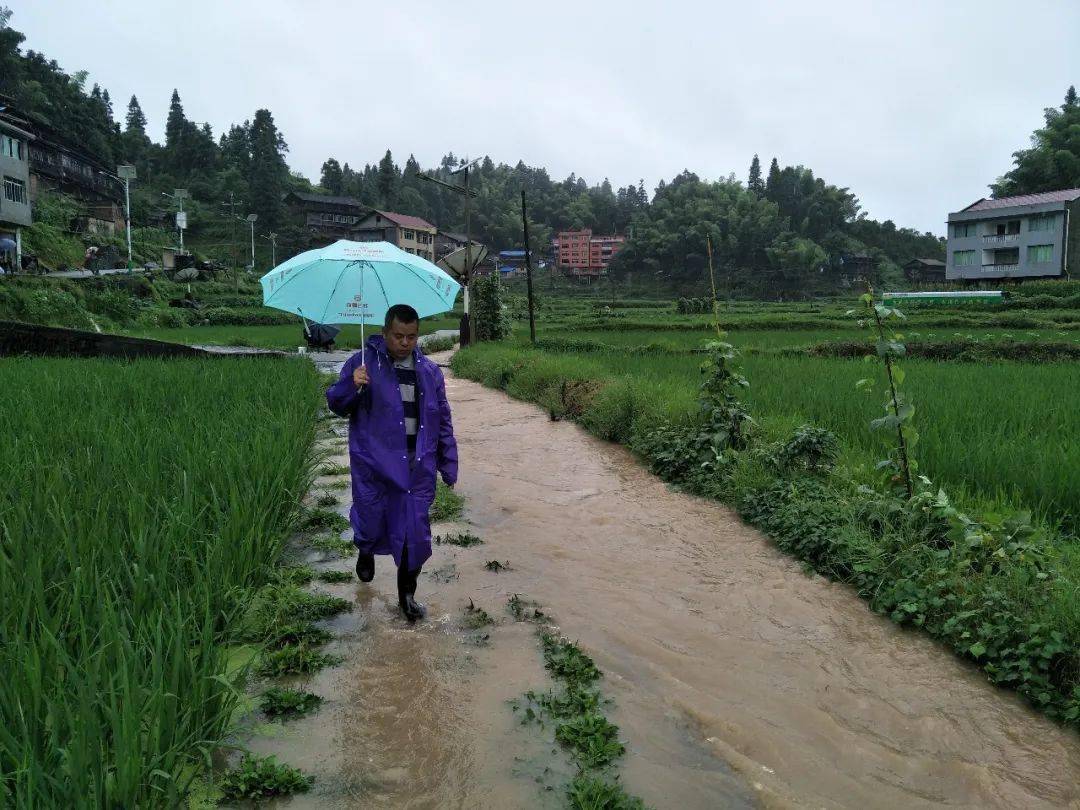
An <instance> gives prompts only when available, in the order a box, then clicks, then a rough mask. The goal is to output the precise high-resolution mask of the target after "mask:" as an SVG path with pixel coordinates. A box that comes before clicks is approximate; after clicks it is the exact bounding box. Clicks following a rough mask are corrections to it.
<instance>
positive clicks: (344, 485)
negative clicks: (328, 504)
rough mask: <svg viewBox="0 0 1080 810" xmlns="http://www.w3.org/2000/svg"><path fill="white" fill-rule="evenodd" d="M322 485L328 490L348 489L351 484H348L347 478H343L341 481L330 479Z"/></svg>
mask: <svg viewBox="0 0 1080 810" xmlns="http://www.w3.org/2000/svg"><path fill="white" fill-rule="evenodd" d="M323 486H325V487H326V489H328V490H331V489H334V490H339V491H340V490H343V489H348V488H349V487H350V486H351V485H350V484H349V481H348V479H345V480H343V481H331V482H329V483H328V484H324V485H323Z"/></svg>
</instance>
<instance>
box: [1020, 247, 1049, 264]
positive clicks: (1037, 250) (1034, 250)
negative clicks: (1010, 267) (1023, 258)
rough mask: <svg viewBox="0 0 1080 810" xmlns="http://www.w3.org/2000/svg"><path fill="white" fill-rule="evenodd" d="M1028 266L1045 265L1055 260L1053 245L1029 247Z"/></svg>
mask: <svg viewBox="0 0 1080 810" xmlns="http://www.w3.org/2000/svg"><path fill="white" fill-rule="evenodd" d="M1027 260H1028V264H1045V263H1046V262H1052V261H1053V260H1054V246H1053V245H1028V252H1027Z"/></svg>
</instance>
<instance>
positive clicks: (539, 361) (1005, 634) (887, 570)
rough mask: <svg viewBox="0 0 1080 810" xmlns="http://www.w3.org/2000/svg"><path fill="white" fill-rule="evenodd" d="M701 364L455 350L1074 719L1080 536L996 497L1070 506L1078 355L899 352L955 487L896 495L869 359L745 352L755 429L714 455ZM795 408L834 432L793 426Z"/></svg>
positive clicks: (932, 463) (933, 448)
mask: <svg viewBox="0 0 1080 810" xmlns="http://www.w3.org/2000/svg"><path fill="white" fill-rule="evenodd" d="M699 363H700V358H694V357H677V356H676V357H672V356H657V355H649V354H645V353H634V352H632V351H630V352H618V353H607V354H604V353H593V354H588V355H575V354H548V353H544V352H537V351H530V350H527V349H523V348H521V347H514V346H498V345H480V346H476V347H472V348H469V349H467V350H464V351H462V352H459V353H458V355H457V356H456V357H455V358H454V361H453V365H454V369H455V371H456V372H457V373H459V374H461V375H462V376H465V377H468V378H471V379H474V380H478V381H480V382H483V383H484V384H486V385H490V386H494V387H499V388H503V389H505V390H506V391H507V392H508V393H510V394H511V395H513V396H515V397H518V398H521V399H526V400H529V401H533V402H537V403H539V404H541V405H543V406H544V407H545V408H547V409H548V410H549V411H550V412H552V414H554V415H561V416H564V417H569V418H573V419H576V420H577V421H579V422H580V423H581V424H583V425H584V426H585V427H586V428H588V429H589V430H590V431H592V432H593V433H595V434H596V435H598V436H601V437H602V438H605V439H611V440H614V441H619V442H623V443H625V444H628V445H630V446H631V447H632V448H633V449H635V450H636V451H637V452H638V453H639V454H640V455H641V456H642V457H643V458H644V459H645V460H646V461H647V462H648V463H649V464H650V466H651V467H652V469H653V470H654V471H655V472H657V473H658V474H660V475H662V476H663V477H665V478H666V479H668V480H671V481H674V482H677V483H679V484H681V485H682V486H684V487H686V488H687V489H689V490H691V491H694V492H697V493H699V494H703V495H706V496H710V497H714V498H718V499H720V500H723V501H725V502H727V503H729V504H732V505H733V506H735V507H736V508H737V509H738V510H739V511H740V512H741V513H742V514H743V515H744V517H746V519H748V520H749V521H750V522H752V523H754V524H756V525H758V526H760V527H761V528H763V529H764V530H765V531H766V533H767V534H769V535H770V536H771V537H772V538H773V539H774V541H775V542H776V543H777V544H778V545H779V546H780V547H781V548H783V549H784V550H785V551H788V552H789V553H791V554H793V555H795V556H798V557H799V558H801V559H803V560H805V561H806V562H807V563H809V564H810V565H812V566H813V567H814V568H815V569H817V570H818V571H820V572H821V573H823V574H825V575H827V576H830V577H832V578H835V579H838V580H840V581H843V582H847V583H849V584H850V585H851V586H852V587H853V588H855V590H856V591H857V592H858V593H859V594H860V595H861V596H862V597H863V598H865V599H867V600H868V601H869V602H870V604H871V605H872V607H873V608H874V609H875V610H877V611H879V612H881V613H883V614H885V615H888V616H890V617H891V618H893V619H894V620H895V621H897V622H899V623H902V624H911V625H915V626H919V627H922V628H923V629H925V630H926V631H927V632H929V633H930V634H931V635H933V636H935V637H937V638H939V639H941V640H942V641H943V642H945V643H946V644H948V645H949V646H950V647H951V648H952V649H953V650H955V651H956V652H957V653H958V654H959V655H961V656H963V657H966V658H968V659H969V660H972V661H974V662H975V663H977V664H978V665H979V666H981V667H982V668H983V670H984V671H985V672H986V674H987V675H988V677H989V678H990V679H991V680H993V681H994V682H995V683H998V684H1001V685H1003V686H1008V687H1010V688H1014V689H1017V690H1018V691H1020V692H1021V693H1023V694H1024V695H1025V696H1026V697H1028V698H1029V699H1030V700H1031V701H1032V702H1033V703H1034V704H1035V705H1036V706H1038V707H1039V708H1040V709H1042V710H1043V711H1045V712H1047V713H1048V714H1050V715H1051V716H1053V717H1056V718H1058V719H1061V720H1064V721H1066V722H1070V723H1076V722H1077V721H1078V720H1080V656H1078V653H1077V651H1078V650H1080V545H1078V544H1077V542H1076V540H1075V537H1069V536H1066V535H1062V534H1061V533H1059V532H1058V531H1056V530H1054V529H1053V527H1046V526H1039V525H1035V526H1032V525H1030V524H1028V523H1027V522H1025V521H1024V520H1023V519H1022V518H1020V519H1017V520H1010V519H1009V518H1008V517H1006V516H1004V514H1003V513H1006V512H1007V511H1008V509H1009V506H1010V505H1011V504H1012V503H1013V502H1026V501H1027V500H1028V496H1029V495H1030V496H1031V497H1033V498H1034V499H1035V500H1036V501H1041V502H1043V503H1045V504H1046V511H1048V512H1050V511H1051V510H1053V509H1054V508H1055V503H1054V502H1053V501H1054V499H1053V498H1051V497H1049V496H1048V495H1047V494H1046V493H1048V492H1054V497H1060V498H1067V499H1068V501H1067V503H1068V504H1071V506H1068V507H1067V509H1068V510H1070V511H1067V512H1062V513H1058V512H1054V514H1057V515H1060V516H1062V517H1063V519H1064V518H1065V517H1068V516H1069V515H1073V516H1074V515H1075V514H1076V512H1075V511H1073V510H1074V509H1075V503H1076V501H1075V496H1074V495H1072V494H1071V493H1072V492H1075V484H1076V482H1077V480H1078V479H1077V478H1076V476H1077V474H1078V469H1080V464H1078V462H1080V457H1076V456H1075V455H1074V454H1072V450H1071V448H1072V447H1074V446H1075V445H1076V438H1077V431H1078V423H1077V419H1076V417H1075V415H1074V414H1073V412H1072V411H1070V410H1069V408H1068V407H1066V405H1065V403H1067V402H1068V396H1067V394H1066V391H1069V390H1078V389H1077V384H1078V383H1080V379H1078V378H1077V374H1078V372H1077V370H1076V369H1075V367H1073V366H1067V365H1058V364H1050V365H1045V366H1039V367H1034V368H1029V367H1023V366H1019V365H1016V364H1013V365H1008V366H1006V365H1002V366H1001V367H998V366H963V365H958V364H939V365H934V364H932V363H925V364H924V363H915V362H908V363H905V367H906V370H907V375H908V376H907V381H906V383H905V387H906V389H908V391H909V393H910V395H911V397H912V399H913V400H914V402H915V403H916V404H917V405H918V407H919V408H920V411H919V414H920V416H919V421H918V424H919V429H920V431H921V432H922V436H923V438H922V441H921V443H920V445H919V454H920V456H919V457H920V461H921V463H922V470H923V471H924V472H925V473H926V474H927V475H929V476H930V477H931V478H933V479H934V481H935V483H938V484H943V485H944V486H945V487H946V489H947V490H948V492H950V493H952V494H953V498H954V500H953V501H952V502H950V501H949V500H948V496H942V497H939V495H938V493H937V491H936V490H929V491H928V492H927V493H926V494H925V495H924V496H921V497H920V498H919V499H917V500H916V501H913V502H912V503H910V504H907V503H904V502H901V501H899V500H897V499H894V498H891V497H889V496H887V495H884V494H881V493H879V492H876V491H875V490H873V489H871V488H869V487H867V486H865V485H866V484H868V483H871V482H874V480H875V478H876V475H875V473H874V472H873V469H872V466H873V461H874V460H875V459H877V458H880V457H881V455H882V453H881V451H882V449H883V448H882V447H880V446H878V445H876V441H877V440H876V439H875V438H874V437H873V435H872V434H870V433H869V431H868V430H867V428H866V425H867V422H868V421H869V419H870V418H873V417H875V416H879V415H880V403H879V401H878V400H877V399H876V398H875V399H873V400H870V401H867V400H865V399H863V398H862V397H860V396H859V395H857V394H856V393H855V392H854V382H855V380H856V379H858V378H859V377H863V376H867V374H868V373H872V369H871V370H868V367H867V366H866V365H865V364H864V363H862V362H861V361H845V360H832V359H813V360H811V359H808V358H797V359H793V358H782V357H765V356H759V357H750V358H747V359H746V361H745V363H744V370H745V373H746V376H747V377H748V378H749V379H750V381H751V388H750V389H749V395H748V397H747V401H748V404H749V409H750V412H751V414H752V415H753V416H754V418H755V419H756V420H757V425H756V428H755V434H754V436H753V440H752V442H751V443H750V445H749V446H748V447H747V448H745V449H743V450H740V451H738V452H729V453H725V454H723V456H722V457H716V456H715V455H711V445H710V442H712V441H713V440H714V437H713V436H711V435H708V434H704V435H703V433H702V431H703V427H702V423H701V416H700V413H701V412H700V408H699V405H698V396H699V394H698V385H699V383H700V380H701V375H700V373H699V370H698V365H699ZM1032 374H1035V377H1034V378H1033V377H1032V376H1031V375H1032ZM805 421H809V422H814V423H817V424H819V425H823V426H824V427H829V428H832V429H834V430H835V432H836V434H837V435H838V436H839V441H837V440H836V439H835V437H833V438H829V437H825V438H822V437H821V436H819V435H818V434H816V433H814V432H813V431H811V432H807V431H801V430H800V428H801V426H802V423H803V422H805ZM1048 426H1049V429H1048ZM1047 434H1049V435H1047ZM1040 436H1047V438H1046V440H1045V441H1040V439H1039V437H1040ZM1029 445H1031V446H1029ZM833 446H835V447H836V448H837V450H838V452H837V453H836V455H837V458H836V459H833V458H831V457H830V458H827V459H826V461H827V463H822V464H820V465H817V464H816V462H814V459H815V458H816V456H815V453H819V452H821V453H824V455H826V456H827V455H829V454H828V453H825V449H827V448H831V447H833ZM812 462H813V463H812ZM976 479H978V480H977V481H976ZM973 481H975V483H972V482H973ZM1054 487H1057V489H1056V490H1054V489H1053V488H1054ZM958 506H959V507H960V508H957V507H958ZM969 514H970V515H971V517H968V515H969ZM965 521H968V522H967V523H965Z"/></svg>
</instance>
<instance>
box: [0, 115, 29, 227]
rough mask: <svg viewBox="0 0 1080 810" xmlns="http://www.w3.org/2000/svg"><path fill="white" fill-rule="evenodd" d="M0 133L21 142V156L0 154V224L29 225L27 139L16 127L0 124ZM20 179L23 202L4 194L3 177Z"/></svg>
mask: <svg viewBox="0 0 1080 810" xmlns="http://www.w3.org/2000/svg"><path fill="white" fill-rule="evenodd" d="M0 135H10V136H11V137H13V138H17V139H18V140H20V141H21V142H22V158H21V159H20V158H12V157H7V156H6V155H0V225H29V224H30V223H31V222H32V221H33V220H32V218H31V215H30V163H29V155H30V146H29V139H28V138H26V137H25V136H23V135H22V134H21V133H20V132H19V131H18V130H17V129H13V128H8V127H5V126H4V125H3V124H0ZM4 177H10V178H12V179H13V180H20V181H22V184H23V189H24V197H25V199H26V202H25V203H14V202H12V201H11V200H9V199H7V197H5V196H4V191H3V186H2V182H3V178H4Z"/></svg>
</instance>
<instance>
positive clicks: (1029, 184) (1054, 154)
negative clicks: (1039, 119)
mask: <svg viewBox="0 0 1080 810" xmlns="http://www.w3.org/2000/svg"><path fill="white" fill-rule="evenodd" d="M1044 115H1045V118H1046V124H1045V126H1043V127H1041V128H1040V129H1037V130H1035V133H1034V134H1033V135H1032V136H1031V148H1030V149H1021V150H1019V151H1017V152H1013V163H1015V167H1014V168H1013V169H1012V171H1010V172H1008V173H1007V174H1006V175H1005V176H1004V177H1001V178H1000V179H998V181H997V182H996V183H994V184H992V185H991V186H990V188H991V190H992V191H993V192H994V196H995V197H1008V196H1011V195H1014V194H1032V193H1035V192H1039V191H1057V190H1060V189H1066V188H1080V102H1078V101H1077V95H1076V88H1075V87H1069V89H1068V91H1067V92H1066V93H1065V102H1064V103H1063V104H1062V105H1061V106H1060V107H1048V108H1047V109H1046V110H1045V111H1044Z"/></svg>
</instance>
